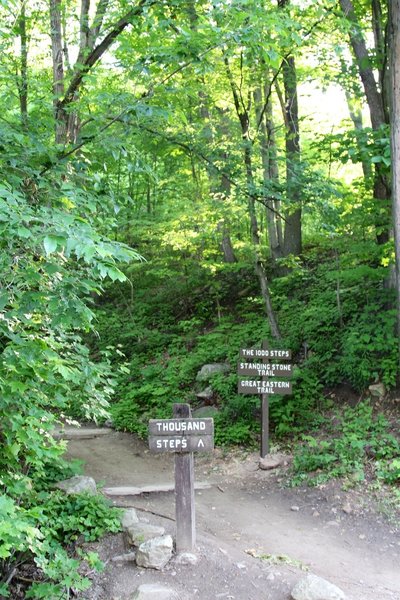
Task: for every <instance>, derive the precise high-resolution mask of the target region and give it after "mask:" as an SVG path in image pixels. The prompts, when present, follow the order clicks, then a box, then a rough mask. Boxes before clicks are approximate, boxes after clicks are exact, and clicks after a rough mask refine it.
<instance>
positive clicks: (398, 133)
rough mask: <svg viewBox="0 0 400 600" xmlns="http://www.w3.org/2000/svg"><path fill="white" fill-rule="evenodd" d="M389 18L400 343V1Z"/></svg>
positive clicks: (394, 2) (393, 5)
mask: <svg viewBox="0 0 400 600" xmlns="http://www.w3.org/2000/svg"><path fill="white" fill-rule="evenodd" d="M389 14H390V18H389V47H390V90H391V94H390V99H391V104H390V109H391V110H390V120H391V137H390V139H391V151H392V190H393V225H394V241H395V256H396V288H397V328H398V335H399V343H400V0H391V2H390V13H389Z"/></svg>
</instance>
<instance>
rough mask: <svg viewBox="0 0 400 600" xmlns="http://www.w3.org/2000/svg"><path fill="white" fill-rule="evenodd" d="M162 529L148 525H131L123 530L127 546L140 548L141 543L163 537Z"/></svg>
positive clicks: (163, 531) (163, 530)
mask: <svg viewBox="0 0 400 600" xmlns="http://www.w3.org/2000/svg"><path fill="white" fill-rule="evenodd" d="M164 533H165V529H164V527H158V526H157V525H150V524H149V523H132V525H130V526H129V527H126V529H125V536H126V540H127V542H128V544H131V545H132V546H140V544H143V542H147V540H151V539H152V538H157V537H159V536H160V535H164Z"/></svg>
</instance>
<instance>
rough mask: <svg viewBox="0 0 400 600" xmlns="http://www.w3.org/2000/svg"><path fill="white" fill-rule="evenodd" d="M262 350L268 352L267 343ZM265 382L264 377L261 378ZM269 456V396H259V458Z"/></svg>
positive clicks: (265, 360)
mask: <svg viewBox="0 0 400 600" xmlns="http://www.w3.org/2000/svg"><path fill="white" fill-rule="evenodd" d="M262 348H263V350H268V342H267V341H266V340H264V341H263V343H262ZM268 362H269V361H268V359H265V358H263V363H264V364H265V363H268ZM262 381H266V377H262ZM267 454H269V396H268V394H261V449H260V457H261V458H265V457H266V456H267Z"/></svg>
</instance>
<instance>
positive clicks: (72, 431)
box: [53, 427, 113, 440]
mask: <svg viewBox="0 0 400 600" xmlns="http://www.w3.org/2000/svg"><path fill="white" fill-rule="evenodd" d="M112 431H113V430H112V429H110V428H108V427H82V428H78V427H64V428H63V429H56V430H55V431H54V433H53V437H54V438H55V439H56V440H91V439H93V438H96V437H100V436H102V435H110V433H111V432H112Z"/></svg>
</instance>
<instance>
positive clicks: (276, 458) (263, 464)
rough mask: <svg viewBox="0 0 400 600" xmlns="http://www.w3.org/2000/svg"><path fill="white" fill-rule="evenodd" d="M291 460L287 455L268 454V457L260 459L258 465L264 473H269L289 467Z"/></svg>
mask: <svg viewBox="0 0 400 600" xmlns="http://www.w3.org/2000/svg"><path fill="white" fill-rule="evenodd" d="M289 459H290V457H289V456H286V454H268V456H265V457H264V458H260V460H259V463H258V465H259V467H260V469H262V470H263V471H269V470H271V469H277V468H278V467H281V466H283V465H287V464H288V462H289Z"/></svg>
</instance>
